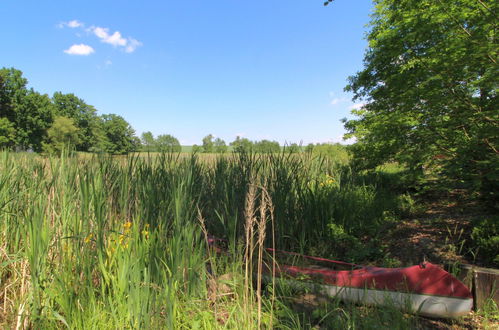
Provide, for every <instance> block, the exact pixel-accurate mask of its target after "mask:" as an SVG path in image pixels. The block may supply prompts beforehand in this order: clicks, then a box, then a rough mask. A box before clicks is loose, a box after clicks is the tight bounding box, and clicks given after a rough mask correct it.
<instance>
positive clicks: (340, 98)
mask: <svg viewBox="0 0 499 330" xmlns="http://www.w3.org/2000/svg"><path fill="white" fill-rule="evenodd" d="M346 101H348V99H347V98H345V97H335V98H334V99H332V100H331V105H336V104H338V103H341V102H346Z"/></svg>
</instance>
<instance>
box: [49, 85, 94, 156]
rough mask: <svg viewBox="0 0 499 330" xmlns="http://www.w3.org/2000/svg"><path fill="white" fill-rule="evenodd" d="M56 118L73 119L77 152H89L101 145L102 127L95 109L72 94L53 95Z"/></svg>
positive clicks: (58, 93)
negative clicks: (75, 129) (76, 134)
mask: <svg viewBox="0 0 499 330" xmlns="http://www.w3.org/2000/svg"><path fill="white" fill-rule="evenodd" d="M52 100H53V102H54V105H55V107H56V113H57V115H58V116H64V117H68V118H73V120H74V122H75V125H76V127H77V128H78V136H79V143H78V145H77V146H76V147H77V149H78V150H79V151H91V149H92V147H93V146H96V145H99V144H102V142H103V141H102V126H101V124H102V123H101V121H100V119H99V117H98V116H97V111H96V109H95V108H94V107H93V106H91V105H89V104H87V103H85V101H84V100H82V99H80V98H79V97H77V96H76V95H74V94H63V93H61V92H56V93H54V96H53V97H52Z"/></svg>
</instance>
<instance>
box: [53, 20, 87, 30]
mask: <svg viewBox="0 0 499 330" xmlns="http://www.w3.org/2000/svg"><path fill="white" fill-rule="evenodd" d="M57 26H58V27H59V28H61V29H62V28H64V27H68V28H72V29H75V28H79V27H84V26H85V24H83V23H82V22H80V21H78V20H76V19H74V20H72V21H69V22H61V23H59V24H58V25H57Z"/></svg>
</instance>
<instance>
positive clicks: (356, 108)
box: [349, 102, 366, 110]
mask: <svg viewBox="0 0 499 330" xmlns="http://www.w3.org/2000/svg"><path fill="white" fill-rule="evenodd" d="M365 105H366V104H365V103H364V102H361V103H355V104H353V105H351V106H350V108H349V109H350V110H359V109H360V108H362V107H363V106H365Z"/></svg>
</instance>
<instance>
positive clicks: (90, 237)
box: [85, 233, 94, 244]
mask: <svg viewBox="0 0 499 330" xmlns="http://www.w3.org/2000/svg"><path fill="white" fill-rule="evenodd" d="M92 237H94V234H92V233H90V234H88V236H87V237H85V244H88V243H90V241H91V240H92Z"/></svg>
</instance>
